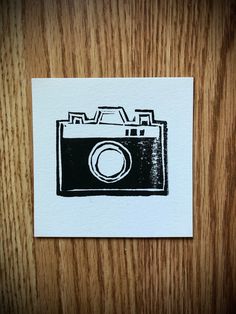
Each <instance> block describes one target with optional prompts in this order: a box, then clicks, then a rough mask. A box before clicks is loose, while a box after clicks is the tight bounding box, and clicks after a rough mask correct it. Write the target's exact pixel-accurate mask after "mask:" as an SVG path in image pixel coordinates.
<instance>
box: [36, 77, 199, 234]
mask: <svg viewBox="0 0 236 314" xmlns="http://www.w3.org/2000/svg"><path fill="white" fill-rule="evenodd" d="M32 94H33V141H34V143H33V144H34V235H35V236H36V237H192V235H193V223H192V222H193V218H192V216H193V214H192V144H193V139H192V136H193V132H192V131H193V78H65V79H64V78H59V79H57V78H45V79H43V78H38V79H32Z"/></svg>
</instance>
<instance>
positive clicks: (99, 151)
mask: <svg viewBox="0 0 236 314" xmlns="http://www.w3.org/2000/svg"><path fill="white" fill-rule="evenodd" d="M131 162H132V160H131V155H130V153H129V151H128V150H127V148H125V147H124V146H123V145H121V144H120V143H118V142H114V141H102V142H99V143H97V144H96V145H95V146H94V147H93V149H92V151H91V153H90V155H89V159H88V164H89V168H90V171H91V172H92V174H93V175H94V176H95V177H96V178H97V179H99V180H100V181H103V182H106V183H113V182H116V181H119V180H121V179H122V178H124V177H125V176H126V175H127V174H128V172H129V171H130V168H131Z"/></svg>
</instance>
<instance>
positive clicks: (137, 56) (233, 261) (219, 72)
mask: <svg viewBox="0 0 236 314" xmlns="http://www.w3.org/2000/svg"><path fill="white" fill-rule="evenodd" d="M235 9H236V6H235V2H234V1H229V0H227V1H224V0H217V1H214V0H212V1H207V0H202V1H197V0H196V1H187V0H186V1H177V0H176V1H165V0H163V1H142V0H133V1H128V0H117V1H108V0H96V1H95V0H93V1H92V0H91V1H85V0H80V1H78V0H77V1H76V0H74V1H71V0H57V1H56V0H54V1H53V0H47V1H46V0H45V1H39V0H38V1H36V0H35V1H33V0H32V1H30V0H22V1H21V0H19V1H18V0H15V1H14V0H9V1H7V0H3V1H1V4H0V13H1V18H0V45H1V46H0V102H1V107H0V130H1V132H0V158H1V164H0V166H1V167H0V171H1V173H0V178H1V179H0V206H1V208H0V218H1V220H0V292H1V293H0V312H1V313H50V314H51V313H171V314H172V313H221V314H222V313H235V308H236V193H235V192H236V191H235V183H236V163H235V156H236V145H235V134H236V97H235V96H236V44H235V31H236V10H235ZM117 76H118V77H119V76H120V77H133V76H137V77H142V76H194V78H195V96H194V97H195V98H194V102H195V105H194V239H193V240H192V239H139V240H138V239H119V240H116V239H110V240H107V239H100V240H99V239H86V240H85V239H73V240H72V239H34V238H33V160H32V149H33V148H32V115H31V112H32V108H31V82H30V79H31V78H32V77H117Z"/></svg>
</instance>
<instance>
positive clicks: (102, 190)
mask: <svg viewBox="0 0 236 314" xmlns="http://www.w3.org/2000/svg"><path fill="white" fill-rule="evenodd" d="M167 194H168V172H167V122H166V121H157V120H155V119H154V111H153V110H135V116H134V118H133V119H132V120H129V118H128V116H127V114H126V112H125V110H124V108H123V107H107V106H103V107H98V110H97V112H96V113H95V116H94V117H93V118H92V119H89V118H88V117H87V115H86V114H85V113H80V112H77V113H75V112H69V116H68V120H59V121H57V195H61V196H89V195H120V196H122V195H124V196H129V195H130V196H132V195H167Z"/></svg>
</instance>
